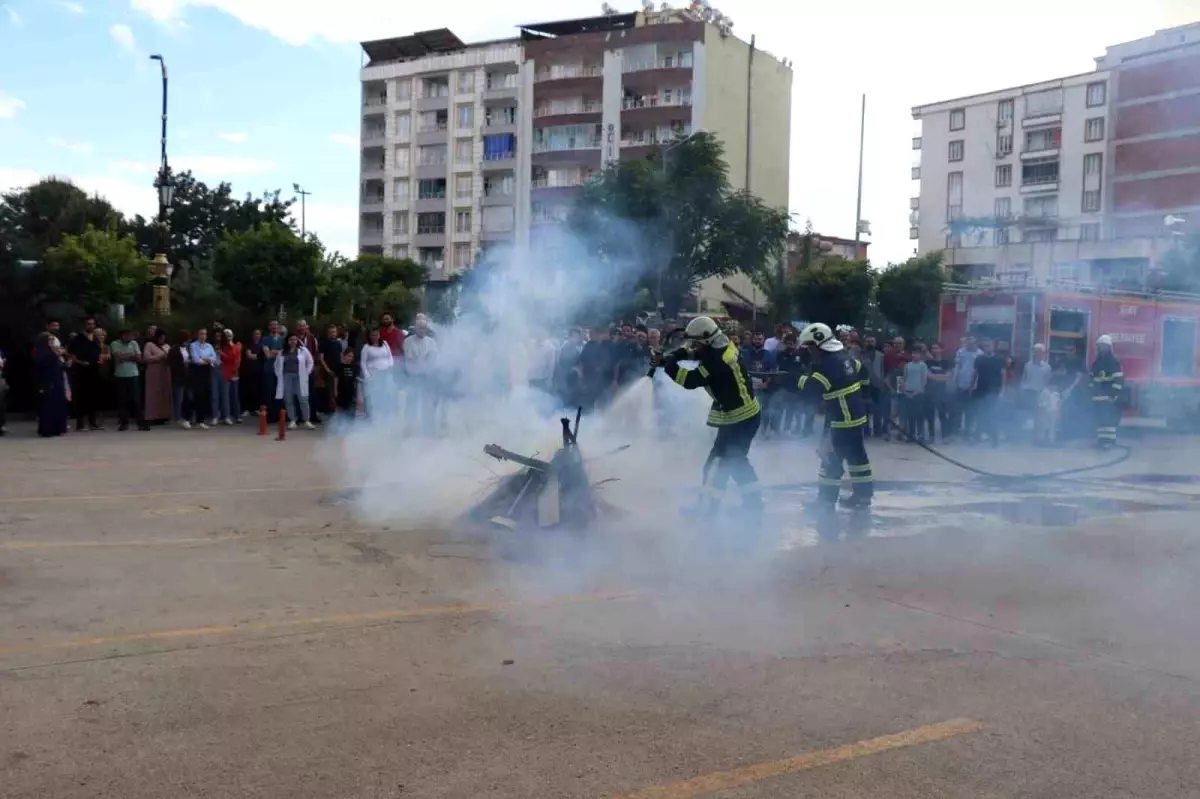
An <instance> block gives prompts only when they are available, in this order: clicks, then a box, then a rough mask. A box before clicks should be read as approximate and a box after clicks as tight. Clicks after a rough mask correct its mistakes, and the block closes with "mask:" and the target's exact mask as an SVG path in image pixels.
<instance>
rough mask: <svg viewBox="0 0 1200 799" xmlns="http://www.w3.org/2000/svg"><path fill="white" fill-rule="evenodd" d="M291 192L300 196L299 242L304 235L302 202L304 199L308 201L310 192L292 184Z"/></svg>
mask: <svg viewBox="0 0 1200 799" xmlns="http://www.w3.org/2000/svg"><path fill="white" fill-rule="evenodd" d="M292 191H294V192H296V193H297V194H299V195H300V240H301V241H303V240H304V235H305V219H304V217H305V207H304V205H305V204H304V201H305V200H306V199H308V195H310V194H312V192H311V191H305V190H304V189H302V188H300V184H299V183H293V184H292Z"/></svg>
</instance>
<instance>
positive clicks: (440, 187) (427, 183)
mask: <svg viewBox="0 0 1200 799" xmlns="http://www.w3.org/2000/svg"><path fill="white" fill-rule="evenodd" d="M445 198H446V179H445V178H438V179H437V180H418V181H417V199H418V200H442V199H445Z"/></svg>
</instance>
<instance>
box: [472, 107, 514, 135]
mask: <svg viewBox="0 0 1200 799" xmlns="http://www.w3.org/2000/svg"><path fill="white" fill-rule="evenodd" d="M480 130H481V131H482V133H483V135H484V136H487V135H489V134H494V133H516V132H517V109H515V108H512V109H495V110H493V111H492V112H491V113H489V114H485V115H484V118H483V125H482V126H481V127H480Z"/></svg>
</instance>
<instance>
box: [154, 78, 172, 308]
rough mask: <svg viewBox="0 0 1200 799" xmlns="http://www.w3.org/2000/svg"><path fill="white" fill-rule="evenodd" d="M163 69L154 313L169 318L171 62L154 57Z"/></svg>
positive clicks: (170, 268)
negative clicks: (168, 118)
mask: <svg viewBox="0 0 1200 799" xmlns="http://www.w3.org/2000/svg"><path fill="white" fill-rule="evenodd" d="M150 60H151V61H157V62H158V65H159V67H160V68H161V70H162V138H161V140H160V144H161V148H162V161H161V164H160V166H159V170H158V178H157V179H156V180H155V181H154V188H156V189H158V224H159V252H158V254H157V255H155V256H154V313H155V314H157V315H159V316H167V315H169V314H170V313H171V273H172V272H173V271H174V268H173V267H172V266H171V264H170V263H169V262H168V261H167V254H166V253H167V241H168V233H169V222H170V218H169V215H170V213H171V201H172V200H173V199H174V196H175V186H174V184H172V183H171V167H170V166H169V165H168V164H167V62H166V61H165V60H163V57H162V56H161V55H152V56H150Z"/></svg>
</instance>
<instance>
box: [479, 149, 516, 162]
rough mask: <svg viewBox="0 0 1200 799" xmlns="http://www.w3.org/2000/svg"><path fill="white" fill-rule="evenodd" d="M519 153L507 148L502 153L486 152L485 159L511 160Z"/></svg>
mask: <svg viewBox="0 0 1200 799" xmlns="http://www.w3.org/2000/svg"><path fill="white" fill-rule="evenodd" d="M516 157H517V154H516V153H515V152H514V151H512V150H506V151H504V152H502V153H484V154H483V160H484V161H511V160H512V159H514V158H516Z"/></svg>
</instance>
